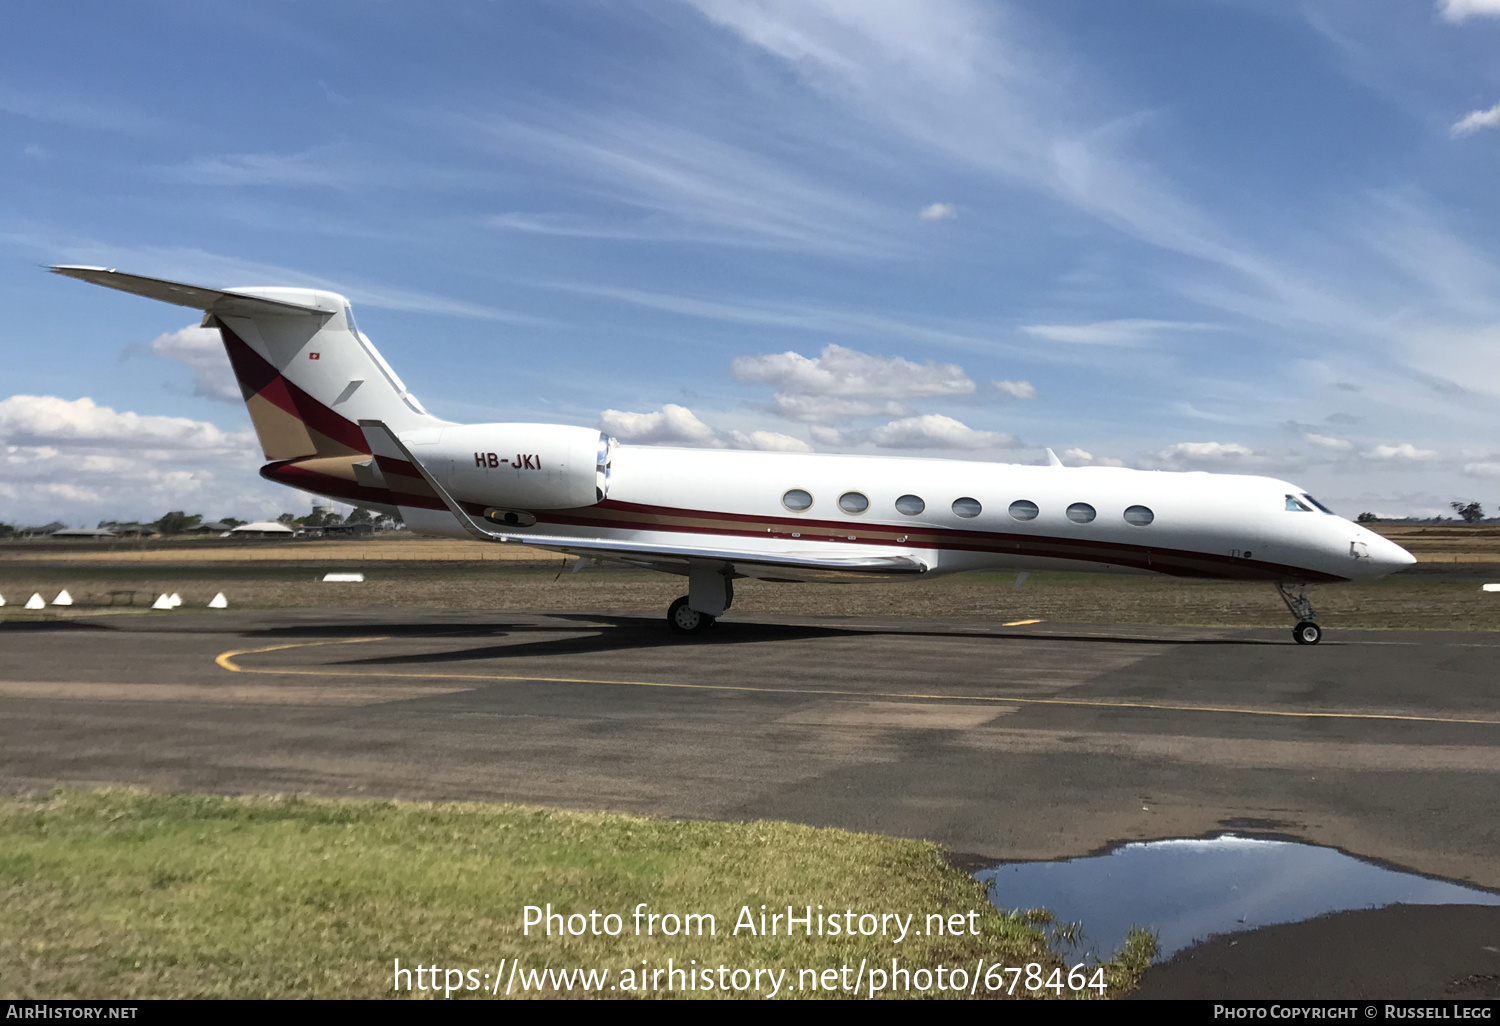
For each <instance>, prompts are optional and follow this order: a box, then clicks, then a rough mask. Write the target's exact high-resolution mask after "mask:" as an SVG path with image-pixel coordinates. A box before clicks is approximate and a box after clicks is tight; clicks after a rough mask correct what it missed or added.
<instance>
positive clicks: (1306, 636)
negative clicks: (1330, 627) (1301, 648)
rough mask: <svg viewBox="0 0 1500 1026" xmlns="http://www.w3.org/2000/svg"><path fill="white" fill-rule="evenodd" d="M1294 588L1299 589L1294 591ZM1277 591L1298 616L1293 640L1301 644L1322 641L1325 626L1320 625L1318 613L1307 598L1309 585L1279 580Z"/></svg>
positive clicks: (1314, 643)
mask: <svg viewBox="0 0 1500 1026" xmlns="http://www.w3.org/2000/svg"><path fill="white" fill-rule="evenodd" d="M1293 588H1296V589H1297V590H1296V591H1293V590H1292V589H1293ZM1276 593H1277V594H1278V595H1280V596H1281V601H1283V602H1285V603H1286V607H1287V609H1289V610H1291V612H1292V615H1293V616H1295V617H1296V618H1297V626H1295V627H1293V628H1292V640H1293V641H1295V642H1296V643H1297V644H1299V645H1316V644H1317V643H1318V642H1320V641H1322V640H1323V628H1321V627H1319V626H1318V623H1317V618H1318V614H1317V613H1315V612H1313V607H1312V603H1311V602H1309V601H1308V600H1307V585H1305V584H1291V583H1288V582H1286V581H1277V582H1276Z"/></svg>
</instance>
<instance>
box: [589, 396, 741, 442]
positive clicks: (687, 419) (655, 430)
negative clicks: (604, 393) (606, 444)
mask: <svg viewBox="0 0 1500 1026" xmlns="http://www.w3.org/2000/svg"><path fill="white" fill-rule="evenodd" d="M599 429H600V430H601V431H604V432H606V433H608V434H611V435H614V436H615V437H616V438H618V439H619V440H620V441H622V442H633V443H635V444H638V445H708V446H711V445H713V444H714V443H715V442H716V441H717V433H716V432H715V431H714V429H713V428H711V427H709V426H708V425H707V424H705V423H703V421H701V420H699V419H698V418H697V416H695V415H694V413H693V411H692V410H690V409H688V408H687V407H686V406H678V405H677V404H675V403H667V404H666V405H665V406H663V407H662V408H661V409H660V410H658V411H657V412H655V413H626V412H625V411H623V410H605V411H604V412H603V413H601V414H600V415H599Z"/></svg>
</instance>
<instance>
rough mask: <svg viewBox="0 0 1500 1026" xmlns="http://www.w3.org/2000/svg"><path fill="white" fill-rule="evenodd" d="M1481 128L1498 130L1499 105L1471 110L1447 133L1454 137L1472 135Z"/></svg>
mask: <svg viewBox="0 0 1500 1026" xmlns="http://www.w3.org/2000/svg"><path fill="white" fill-rule="evenodd" d="M1483 128H1500V103H1497V104H1495V105H1494V106H1493V107H1490V108H1488V109H1486V110H1472V111H1470V112H1469V113H1467V114H1465V115H1464V116H1463V117H1461V118H1459V119H1458V121H1456V122H1455V123H1454V125H1453V127H1452V128H1450V129H1449V130H1448V131H1449V132H1450V133H1452V134H1453V135H1454V136H1460V135H1473V134H1474V133H1475V132H1478V131H1479V130H1480V129H1483Z"/></svg>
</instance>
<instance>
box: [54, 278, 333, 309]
mask: <svg viewBox="0 0 1500 1026" xmlns="http://www.w3.org/2000/svg"><path fill="white" fill-rule="evenodd" d="M47 269H48V270H49V271H51V272H52V273H53V274H61V275H64V276H65V277H68V278H77V279H78V280H79V281H86V282H91V283H93V284H95V285H103V286H104V287H105V288H110V289H119V290H120V291H121V292H130V293H133V294H135V295H137V296H145V297H146V298H147V299H156V300H160V301H161V302H163V303H173V304H175V305H177V306H186V307H190V308H191V309H194V310H203V311H205V312H208V313H217V314H226V315H228V316H231V317H233V316H236V315H238V316H245V317H248V316H253V315H255V314H257V313H280V314H289V313H298V314H309V313H311V314H327V313H329V312H330V311H328V310H321V309H319V308H318V307H316V306H304V305H303V304H301V303H288V302H286V301H284V300H280V299H267V298H266V297H264V296H251V295H245V294H243V293H237V292H232V291H224V290H221V289H206V288H203V287H202V286H200V285H184V284H183V283H182V282H178V281H167V280H166V279H165V278H146V277H143V276H142V275H139V274H125V273H123V272H121V271H111V270H109V269H107V268H104V267H77V266H62V267H49V268H47Z"/></svg>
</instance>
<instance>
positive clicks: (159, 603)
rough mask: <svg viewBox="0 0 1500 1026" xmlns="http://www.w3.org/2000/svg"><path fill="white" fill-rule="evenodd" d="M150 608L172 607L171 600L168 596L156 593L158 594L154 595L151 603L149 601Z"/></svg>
mask: <svg viewBox="0 0 1500 1026" xmlns="http://www.w3.org/2000/svg"><path fill="white" fill-rule="evenodd" d="M151 608H152V609H171V608H172V600H171V599H169V598H167V596H165V595H158V596H156V601H155V602H153V603H151Z"/></svg>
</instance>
